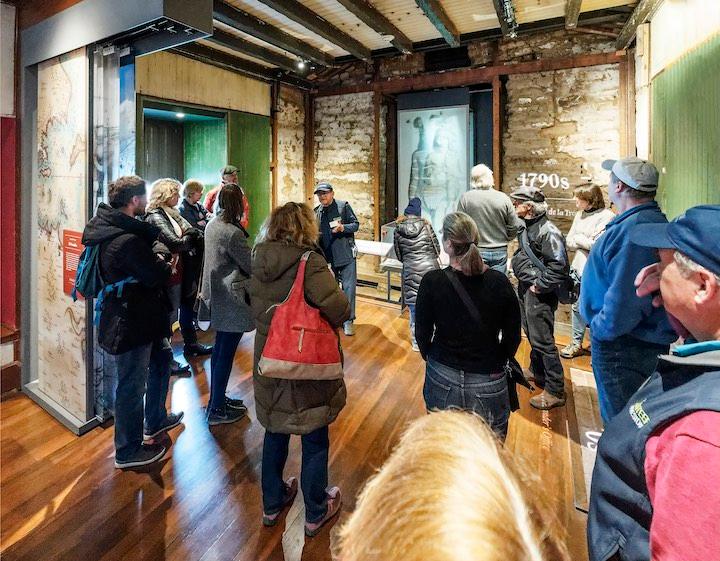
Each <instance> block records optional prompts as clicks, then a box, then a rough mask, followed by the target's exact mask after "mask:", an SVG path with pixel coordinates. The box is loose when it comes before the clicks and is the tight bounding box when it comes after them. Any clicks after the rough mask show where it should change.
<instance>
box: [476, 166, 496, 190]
mask: <svg viewBox="0 0 720 561" xmlns="http://www.w3.org/2000/svg"><path fill="white" fill-rule="evenodd" d="M470 185H472V188H473V189H487V188H489V187H494V186H495V180H494V179H493V172H492V170H491V169H490V168H489V167H487V166H486V165H485V164H478V165H476V166H475V167H473V168H472V170H470Z"/></svg>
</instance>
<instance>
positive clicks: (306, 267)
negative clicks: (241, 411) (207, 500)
mask: <svg viewBox="0 0 720 561" xmlns="http://www.w3.org/2000/svg"><path fill="white" fill-rule="evenodd" d="M317 240H318V227H317V223H316V221H315V215H314V214H313V211H312V210H311V209H310V207H308V206H307V205H304V204H299V203H287V204H285V205H283V206H281V207H279V208H276V209H275V210H274V211H273V213H272V214H271V215H270V217H269V218H268V220H267V221H266V222H265V224H264V225H263V228H262V230H261V232H260V234H259V236H258V239H257V244H256V245H255V249H254V251H253V263H252V278H251V280H250V301H251V306H252V311H253V316H254V317H255V325H256V327H257V333H256V335H255V357H254V369H253V385H254V388H255V406H256V413H257V418H258V421H260V423H261V424H262V425H263V427H265V440H264V444H263V457H262V492H263V524H264V525H266V526H274V525H275V524H277V522H278V520H279V518H280V515H281V513H282V512H283V511H284V510H285V508H286V507H288V506H289V505H290V504H291V503H292V501H293V499H294V498H295V495H296V493H297V488H298V484H297V479H296V478H294V477H291V478H289V479H287V480H283V469H284V467H285V462H286V460H287V455H288V445H289V442H290V435H292V434H298V435H301V437H302V474H301V479H302V484H301V485H302V489H303V498H304V501H305V534H306V535H308V536H314V535H315V534H317V533H318V532H319V531H320V528H321V527H322V526H323V525H324V524H325V523H326V522H327V521H328V520H330V519H331V518H332V517H333V516H335V515H336V514H337V513H338V512H339V510H340V504H341V496H340V489H338V488H337V487H331V488H328V455H329V448H330V441H329V436H328V425H329V424H330V423H332V422H333V421H334V420H335V418H336V417H337V416H338V414H339V413H340V411H341V410H342V408H343V407H344V406H345V398H346V390H345V383H344V382H343V379H342V354H341V351H340V339H339V337H338V335H337V329H338V328H339V327H341V326H342V325H343V322H344V321H346V320H347V319H348V318H349V317H350V304H349V302H348V300H347V298H346V297H345V295H344V294H343V292H342V290H340V288H339V287H338V284H337V282H336V281H335V279H334V277H333V275H332V273H331V272H330V270H329V268H328V264H327V261H325V258H324V257H323V256H322V253H321V251H320V249H319V247H318V245H317Z"/></svg>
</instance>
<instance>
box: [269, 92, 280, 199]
mask: <svg viewBox="0 0 720 561" xmlns="http://www.w3.org/2000/svg"><path fill="white" fill-rule="evenodd" d="M279 96H280V84H279V83H278V81H277V80H275V81H274V82H272V84H270V127H271V137H272V140H271V141H270V144H271V150H272V152H271V156H270V159H271V160H272V161H271V162H270V171H271V178H272V187H271V198H270V208H271V209H273V208H275V207H276V206H277V187H278V184H277V178H278V122H277V120H278V97H279Z"/></svg>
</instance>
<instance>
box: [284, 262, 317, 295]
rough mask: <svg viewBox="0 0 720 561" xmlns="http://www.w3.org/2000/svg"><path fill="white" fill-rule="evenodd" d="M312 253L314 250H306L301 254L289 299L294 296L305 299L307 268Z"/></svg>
mask: <svg viewBox="0 0 720 561" xmlns="http://www.w3.org/2000/svg"><path fill="white" fill-rule="evenodd" d="M311 253H312V251H306V252H305V253H303V254H302V255H301V256H300V262H299V265H298V270H297V273H295V280H294V281H293V284H292V287H291V288H290V294H288V297H287V300H288V301H290V300H291V299H293V298H299V299H302V300H305V268H306V266H307V262H308V259H310V254H311Z"/></svg>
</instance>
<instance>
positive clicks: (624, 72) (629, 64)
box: [618, 56, 636, 157]
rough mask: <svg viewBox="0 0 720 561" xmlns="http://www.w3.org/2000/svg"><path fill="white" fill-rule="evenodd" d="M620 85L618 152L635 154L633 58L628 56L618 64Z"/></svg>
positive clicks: (623, 155)
mask: <svg viewBox="0 0 720 561" xmlns="http://www.w3.org/2000/svg"><path fill="white" fill-rule="evenodd" d="M618 71H619V73H620V85H619V91H618V109H619V112H620V154H621V156H622V157H625V156H635V152H636V147H635V59H634V58H633V57H632V56H628V57H627V59H626V60H625V61H623V62H621V63H620V64H619V65H618Z"/></svg>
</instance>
